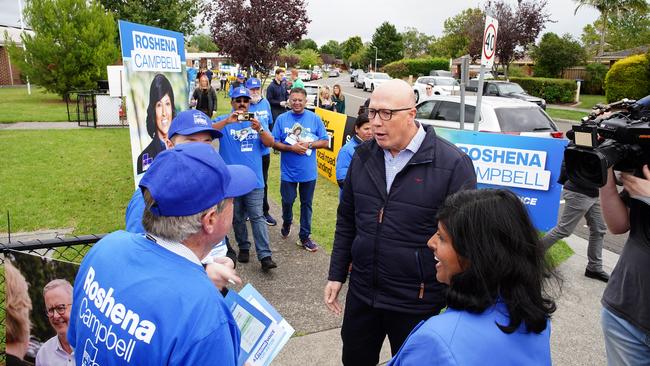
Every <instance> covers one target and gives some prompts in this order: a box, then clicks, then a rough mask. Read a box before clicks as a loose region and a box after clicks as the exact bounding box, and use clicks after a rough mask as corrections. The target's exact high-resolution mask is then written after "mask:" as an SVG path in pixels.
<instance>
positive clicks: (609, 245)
mask: <svg viewBox="0 0 650 366" xmlns="http://www.w3.org/2000/svg"><path fill="white" fill-rule="evenodd" d="M312 83H316V84H319V85H329V86H330V88H331V87H332V86H334V84H339V85H340V86H341V89H342V90H343V93H344V94H345V98H346V100H345V112H346V114H347V115H349V116H354V117H356V115H357V112H358V110H359V106H361V105H362V104H363V103H364V102H365V101H366V99H368V98H370V92H365V91H363V90H361V89H356V88H354V86H353V84H352V82H350V74H347V73H342V74H341V76H339V77H335V78H329V79H320V80H316V81H312ZM555 123H556V124H557V126H558V128H559V129H560V130H561V131H564V132H565V133H566V131H568V130H569V129H570V128H571V125H572V124H571V123H570V122H562V121H555ZM563 205H564V203H563V202H561V207H560V211H561V210H562V206H563ZM574 234H575V235H578V236H579V237H581V238H583V239H585V240H589V228H588V227H587V223H586V221H585V219H584V218H583V219H581V221H580V223H579V224H578V226H577V227H576V229H575V231H574ZM626 240H627V234H623V235H613V234H612V233H610V232H607V234H605V244H604V248H606V249H608V250H610V251H612V252H614V253H617V254H620V253H621V250H622V249H623V244H625V241H626Z"/></svg>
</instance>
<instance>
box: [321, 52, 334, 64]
mask: <svg viewBox="0 0 650 366" xmlns="http://www.w3.org/2000/svg"><path fill="white" fill-rule="evenodd" d="M320 58H321V60H323V64H324V65H334V63H336V57H335V56H334V55H332V54H329V53H321V54H320Z"/></svg>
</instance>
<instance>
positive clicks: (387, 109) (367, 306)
mask: <svg viewBox="0 0 650 366" xmlns="http://www.w3.org/2000/svg"><path fill="white" fill-rule="evenodd" d="M367 112H368V118H369V120H370V123H371V126H372V131H373V134H374V139H371V140H369V141H366V142H365V143H363V144H361V145H359V147H358V148H357V150H356V153H355V155H354V157H353V158H352V162H351V163H350V168H349V169H348V173H347V176H346V179H345V184H344V186H343V193H342V198H341V203H340V204H339V208H338V216H337V221H336V233H335V236H334V249H333V250H332V256H331V259H330V269H329V277H328V282H327V285H326V287H325V303H326V305H327V307H328V308H329V309H330V310H331V311H332V312H334V313H335V314H341V312H342V308H341V304H340V303H339V301H338V294H339V292H340V290H341V285H342V284H343V282H345V280H346V278H347V275H348V272H349V268H350V264H352V267H351V268H352V269H351V272H350V284H349V289H348V293H347V298H346V305H345V314H344V316H343V327H342V329H341V338H342V339H343V357H342V360H343V364H345V365H376V364H377V363H378V362H379V352H380V350H381V345H382V343H383V341H384V338H385V337H386V336H388V339H389V341H390V346H391V351H392V354H393V355H395V354H396V353H397V351H398V350H399V348H400V347H401V345H402V343H404V340H405V339H406V337H407V336H408V334H409V333H410V332H411V330H412V329H413V328H414V327H415V326H416V325H417V324H418V323H419V322H420V321H422V320H425V319H427V318H429V317H431V316H433V315H437V314H438V313H439V312H440V310H441V309H442V308H444V307H445V285H443V284H441V283H439V282H438V281H437V280H436V268H435V265H436V260H435V259H434V256H433V253H432V252H431V251H430V250H429V249H428V248H427V241H428V240H429V238H431V236H432V235H433V234H434V233H435V232H436V230H437V224H438V223H437V220H436V213H437V211H438V208H439V207H440V206H441V205H442V203H443V201H444V200H445V198H446V197H447V195H450V194H452V193H454V192H456V191H459V190H462V189H473V188H476V175H475V173H474V167H473V165H472V161H471V160H470V159H469V157H468V156H467V155H465V154H464V153H463V152H462V151H460V149H458V148H457V147H456V146H454V145H453V144H451V143H449V142H448V141H446V140H443V139H442V138H440V137H438V136H436V132H435V130H434V129H433V127H431V126H426V127H425V126H423V125H422V124H421V123H419V122H418V121H416V120H415V114H416V110H415V96H414V95H413V90H412V89H411V87H410V86H409V85H408V84H407V83H406V82H404V81H402V80H391V81H389V82H387V83H385V84H382V85H380V86H378V87H377V88H376V89H375V91H374V92H373V93H372V96H371V97H370V104H369V106H368V109H367Z"/></svg>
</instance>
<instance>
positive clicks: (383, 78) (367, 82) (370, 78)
mask: <svg viewBox="0 0 650 366" xmlns="http://www.w3.org/2000/svg"><path fill="white" fill-rule="evenodd" d="M390 79H391V77H390V76H389V75H388V74H386V73H385V72H369V73H367V74H366V77H365V78H363V90H369V91H371V92H372V91H374V90H375V86H378V85H380V84H383V83H385V82H387V81H388V80H390Z"/></svg>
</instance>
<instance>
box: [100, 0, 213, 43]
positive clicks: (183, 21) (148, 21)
mask: <svg viewBox="0 0 650 366" xmlns="http://www.w3.org/2000/svg"><path fill="white" fill-rule="evenodd" d="M99 1H100V2H101V3H102V5H103V6H104V8H106V9H107V10H109V11H110V12H112V13H113V14H114V15H115V19H122V20H127V21H129V22H133V23H140V24H145V25H150V26H153V27H158V28H162V29H168V30H172V31H176V32H180V33H183V34H185V35H190V34H192V33H194V31H195V30H196V24H195V22H194V19H196V16H197V15H198V13H199V9H200V8H201V2H200V1H195V0H142V1H124V0H99Z"/></svg>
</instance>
